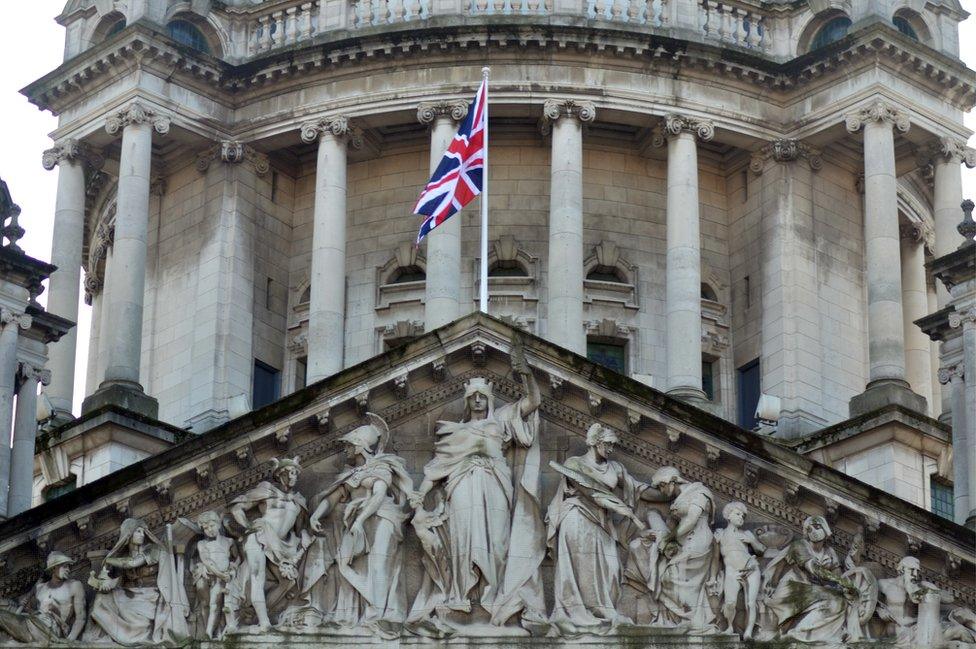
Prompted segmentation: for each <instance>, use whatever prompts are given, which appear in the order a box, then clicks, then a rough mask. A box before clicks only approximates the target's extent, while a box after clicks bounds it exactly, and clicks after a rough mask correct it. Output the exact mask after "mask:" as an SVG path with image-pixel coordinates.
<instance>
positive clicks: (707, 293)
mask: <svg viewBox="0 0 976 649" xmlns="http://www.w3.org/2000/svg"><path fill="white" fill-rule="evenodd" d="M701 299H703V300H709V301H711V302H718V295H717V294H716V293H715V289H713V288H712V287H711V286H709V285H708V284H706V283H705V282H702V285H701Z"/></svg>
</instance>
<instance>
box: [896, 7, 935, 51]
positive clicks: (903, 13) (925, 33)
mask: <svg viewBox="0 0 976 649" xmlns="http://www.w3.org/2000/svg"><path fill="white" fill-rule="evenodd" d="M891 22H892V24H893V25H894V26H895V28H896V29H897V30H898V31H900V32H901V33H902V34H905V35H906V36H908V37H909V38H913V39H915V40H917V41H918V42H920V43H925V44H926V45H930V44H931V43H932V31H931V30H930V29H929V26H928V24H927V23H926V22H925V18H923V17H922V14H921V13H920V12H918V11H916V10H915V9H913V8H911V7H909V6H903V7H899V8H898V9H896V10H895V13H894V14H893V15H892V16H891Z"/></svg>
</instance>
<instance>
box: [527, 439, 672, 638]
mask: <svg viewBox="0 0 976 649" xmlns="http://www.w3.org/2000/svg"><path fill="white" fill-rule="evenodd" d="M616 442H617V436H616V434H615V433H614V432H613V431H612V430H611V429H609V428H606V427H604V426H601V425H600V424H593V425H592V426H590V428H589V430H588V431H587V433H586V443H587V445H588V446H589V450H588V451H587V452H586V454H585V455H581V456H578V457H572V458H569V459H568V460H566V463H565V465H559V464H556V463H555V462H550V465H551V466H552V467H553V468H554V469H556V470H557V471H558V472H559V473H561V474H562V481H561V482H560V484H559V488H558V489H557V490H556V495H555V497H554V498H553V499H552V502H551V503H550V504H549V510H548V514H547V517H546V522H547V524H548V530H547V541H548V545H549V550H550V552H551V553H552V555H553V556H554V558H555V561H556V570H555V576H554V582H555V583H554V595H555V605H554V607H553V611H552V615H551V616H550V618H549V619H550V622H551V623H552V624H553V626H554V627H555V628H556V629H558V630H559V631H560V632H562V633H579V632H587V633H599V632H607V631H610V630H612V629H613V628H614V627H616V626H617V625H619V624H632V623H633V622H632V621H631V620H630V619H629V618H628V617H627V616H625V615H623V614H622V613H621V612H620V611H619V610H618V608H617V600H618V597H619V594H620V583H621V576H622V562H621V560H620V558H619V556H618V554H617V545H618V544H619V543H620V539H619V537H618V534H617V528H616V524H615V521H614V516H615V515H616V516H618V517H623V518H625V519H629V520H630V521H631V522H632V523H633V524H634V526H635V527H636V529H637V530H638V531H642V530H643V529H644V527H645V525H644V522H643V521H642V520H641V519H640V518H639V517H638V516H637V514H636V512H635V509H636V507H637V503H638V501H639V500H640V499H642V498H643V499H645V500H649V501H652V502H653V501H660V500H661V495H660V494H659V493H658V492H657V490H655V489H651V487H650V485H646V484H644V483H642V482H639V481H637V480H635V479H634V478H633V477H631V475H630V474H629V473H628V472H627V469H625V468H624V466H623V465H622V464H620V463H619V462H614V461H611V460H610V459H609V457H610V454H611V453H612V452H613V446H614V444H615V443H616Z"/></svg>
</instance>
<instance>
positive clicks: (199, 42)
mask: <svg viewBox="0 0 976 649" xmlns="http://www.w3.org/2000/svg"><path fill="white" fill-rule="evenodd" d="M166 29H167V31H168V32H169V37H170V38H172V39H173V40H174V41H176V42H177V43H182V44H183V45H186V46H187V47H192V48H193V49H195V50H199V51H201V52H203V53H204V54H210V45H209V44H208V43H207V39H206V38H205V37H204V35H203V32H201V31H200V30H199V29H197V28H196V26H195V25H194V24H193V23H190V22H187V21H185V20H174V21H173V22H171V23H170V24H169V25H167V26H166Z"/></svg>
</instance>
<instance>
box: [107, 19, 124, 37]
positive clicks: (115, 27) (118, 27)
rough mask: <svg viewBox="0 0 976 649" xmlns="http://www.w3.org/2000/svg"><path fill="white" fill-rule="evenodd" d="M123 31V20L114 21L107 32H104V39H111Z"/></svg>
mask: <svg viewBox="0 0 976 649" xmlns="http://www.w3.org/2000/svg"><path fill="white" fill-rule="evenodd" d="M123 29H125V18H123V19H122V20H116V21H115V22H114V23H112V24H111V25H110V26H109V28H108V29H107V30H105V38H112V37H113V36H115V35H116V34H118V33H119V32H120V31H122V30H123Z"/></svg>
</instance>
